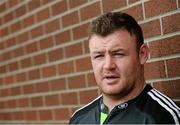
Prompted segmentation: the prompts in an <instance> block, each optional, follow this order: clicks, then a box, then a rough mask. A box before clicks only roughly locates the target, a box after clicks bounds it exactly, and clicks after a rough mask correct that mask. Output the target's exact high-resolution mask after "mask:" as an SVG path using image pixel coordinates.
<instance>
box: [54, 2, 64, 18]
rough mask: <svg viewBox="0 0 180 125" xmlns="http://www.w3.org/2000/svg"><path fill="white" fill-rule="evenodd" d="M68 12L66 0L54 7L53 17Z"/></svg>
mask: <svg viewBox="0 0 180 125" xmlns="http://www.w3.org/2000/svg"><path fill="white" fill-rule="evenodd" d="M66 10H67V1H66V0H63V1H60V2H58V3H55V4H54V5H52V14H53V16H54V15H57V14H61V13H63V12H65V11H66Z"/></svg>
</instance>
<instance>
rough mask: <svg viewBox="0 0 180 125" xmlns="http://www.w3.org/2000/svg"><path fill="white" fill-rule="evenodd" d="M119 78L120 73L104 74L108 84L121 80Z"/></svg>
mask: <svg viewBox="0 0 180 125" xmlns="http://www.w3.org/2000/svg"><path fill="white" fill-rule="evenodd" d="M119 78H120V77H119V76H118V75H105V76H104V80H105V82H106V83H108V84H112V83H116V82H117V81H118V80H119Z"/></svg>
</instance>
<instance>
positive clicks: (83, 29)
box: [73, 24, 89, 40]
mask: <svg viewBox="0 0 180 125" xmlns="http://www.w3.org/2000/svg"><path fill="white" fill-rule="evenodd" d="M88 28H89V24H83V25H80V26H78V27H75V28H73V38H74V40H77V39H80V38H83V37H87V36H88Z"/></svg>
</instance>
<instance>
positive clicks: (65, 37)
mask: <svg viewBox="0 0 180 125" xmlns="http://www.w3.org/2000/svg"><path fill="white" fill-rule="evenodd" d="M70 40H71V36H70V31H69V30H67V31H64V32H60V33H58V34H56V35H55V43H56V45H59V44H62V43H64V42H68V41H70Z"/></svg>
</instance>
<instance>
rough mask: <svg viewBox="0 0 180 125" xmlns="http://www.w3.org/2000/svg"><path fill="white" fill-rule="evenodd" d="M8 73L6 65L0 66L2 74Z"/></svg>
mask: <svg viewBox="0 0 180 125" xmlns="http://www.w3.org/2000/svg"><path fill="white" fill-rule="evenodd" d="M6 72H7V69H6V66H5V65H3V66H0V74H3V73H6Z"/></svg>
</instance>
